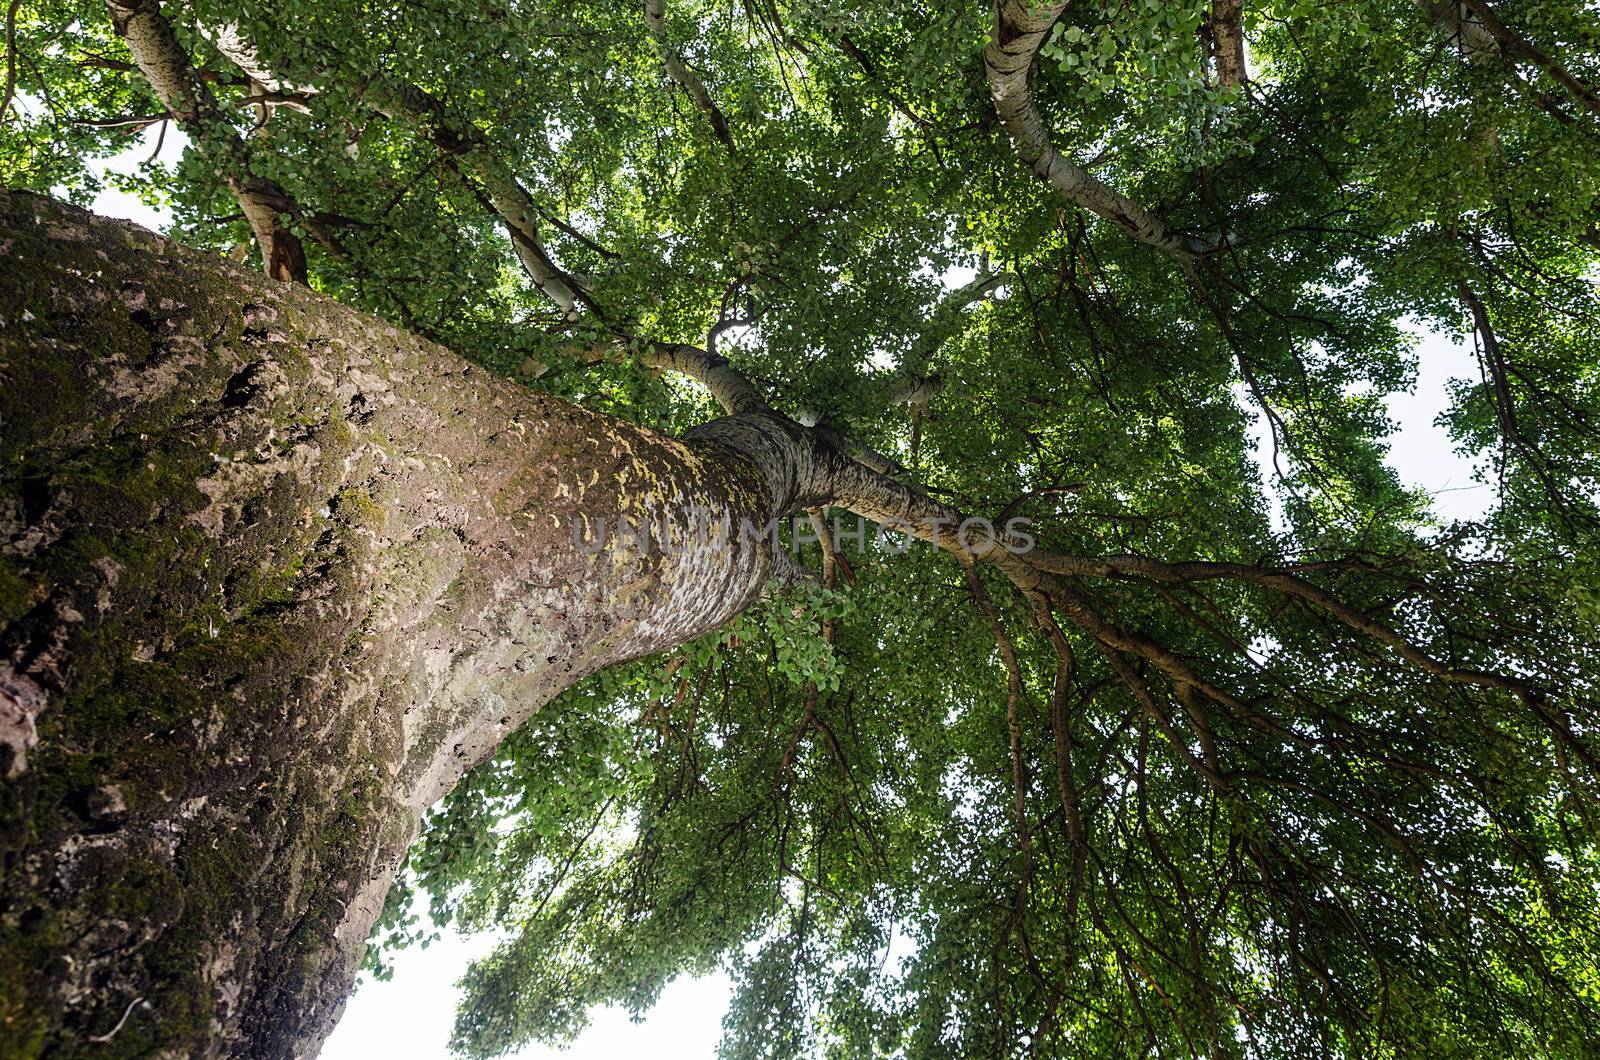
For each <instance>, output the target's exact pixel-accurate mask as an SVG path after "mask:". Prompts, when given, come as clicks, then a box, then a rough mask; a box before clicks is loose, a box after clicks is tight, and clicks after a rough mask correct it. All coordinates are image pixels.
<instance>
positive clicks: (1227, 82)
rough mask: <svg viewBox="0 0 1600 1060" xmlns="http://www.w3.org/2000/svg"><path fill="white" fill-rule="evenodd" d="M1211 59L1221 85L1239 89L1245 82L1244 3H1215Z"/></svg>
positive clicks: (1234, 0) (1231, 0) (1237, 0)
mask: <svg viewBox="0 0 1600 1060" xmlns="http://www.w3.org/2000/svg"><path fill="white" fill-rule="evenodd" d="M1210 29H1211V58H1212V61H1213V62H1215V63H1216V68H1217V83H1218V84H1220V85H1222V86H1223V87H1224V88H1235V87H1237V86H1239V85H1242V84H1244V83H1245V80H1246V74H1245V65H1244V4H1243V3H1242V2H1241V0H1213V2H1212V4H1211V19H1210Z"/></svg>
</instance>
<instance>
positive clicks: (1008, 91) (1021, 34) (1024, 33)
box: [983, 0, 1212, 262]
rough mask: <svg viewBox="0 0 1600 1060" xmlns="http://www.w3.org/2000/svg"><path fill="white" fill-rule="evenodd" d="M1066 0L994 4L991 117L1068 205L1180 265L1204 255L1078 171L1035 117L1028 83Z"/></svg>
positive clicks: (989, 52) (1197, 245)
mask: <svg viewBox="0 0 1600 1060" xmlns="http://www.w3.org/2000/svg"><path fill="white" fill-rule="evenodd" d="M1067 3H1068V0H1053V2H1051V3H1045V4H1039V5H1037V6H1034V5H1033V4H1032V3H1030V2H1029V0H998V2H997V3H996V4H995V8H994V29H993V32H992V33H991V35H990V38H989V44H988V46H987V47H986V48H984V51H983V69H984V74H985V76H986V77H987V79H988V82H989V94H990V95H991V96H992V97H993V98H994V107H995V113H996V114H997V115H998V116H999V118H1000V124H1001V125H1003V126H1005V130H1006V134H1007V135H1008V136H1010V137H1011V144H1012V147H1013V148H1014V149H1015V150H1016V153H1017V157H1018V158H1019V159H1021V160H1022V164H1023V165H1025V166H1026V167H1027V168H1028V171H1029V172H1030V173H1032V174H1033V175H1034V176H1036V177H1038V178H1039V179H1040V180H1041V181H1043V182H1044V183H1045V184H1048V185H1049V186H1050V187H1051V188H1054V189H1055V190H1056V191H1057V192H1058V193H1060V194H1061V196H1062V197H1064V198H1065V199H1066V200H1067V201H1068V202H1071V203H1074V204H1076V205H1078V206H1081V207H1083V208H1084V209H1086V210H1088V211H1089V212H1091V213H1093V214H1096V215H1098V216H1100V217H1103V218H1105V219H1106V220H1108V221H1111V222H1113V223H1115V224H1118V225H1120V226H1122V227H1123V228H1124V229H1126V230H1127V231H1128V232H1129V233H1130V234H1131V235H1132V236H1133V237H1134V238H1135V239H1138V240H1139V241H1140V242H1143V243H1147V244H1149V245H1150V246H1152V247H1155V248H1157V249H1158V250H1161V251H1162V252H1164V253H1166V254H1169V255H1171V256H1172V257H1174V258H1176V259H1178V260H1179V261H1181V262H1189V261H1193V260H1194V259H1195V258H1197V257H1199V256H1200V255H1202V254H1205V253H1208V252H1209V251H1210V250H1211V249H1212V247H1211V246H1210V244H1208V243H1206V242H1204V241H1202V240H1200V239H1197V238H1195V237H1193V236H1189V235H1185V234H1183V233H1181V232H1176V231H1173V230H1172V229H1170V228H1168V227H1167V224H1166V222H1165V221H1163V220H1161V219H1160V218H1159V217H1157V216H1156V215H1155V214H1153V213H1151V212H1150V211H1149V210H1147V209H1145V208H1144V207H1142V206H1140V205H1138V204H1137V203H1135V202H1133V201H1132V200H1131V199H1129V198H1127V197H1126V196H1124V195H1123V194H1121V193H1120V192H1118V191H1116V190H1115V189H1113V188H1111V187H1110V186H1109V185H1107V184H1105V183H1103V182H1101V181H1099V180H1097V179H1095V178H1094V177H1092V176H1090V175H1089V174H1088V173H1086V172H1084V171H1083V170H1082V169H1080V168H1079V167H1078V166H1077V165H1076V164H1074V163H1073V162H1071V161H1070V160H1069V159H1067V158H1066V156H1064V155H1062V154H1061V153H1060V152H1059V151H1057V150H1056V149H1055V148H1054V147H1052V146H1051V144H1050V127H1049V126H1048V125H1046V124H1045V120H1044V116H1043V115H1042V114H1040V113H1039V107H1038V104H1037V103H1036V102H1035V100H1034V96H1033V86H1032V85H1031V84H1030V83H1029V78H1030V75H1031V74H1032V72H1033V64H1034V59H1035V58H1036V57H1037V55H1038V52H1039V46H1040V45H1041V44H1043V43H1044V39H1045V36H1046V35H1047V34H1048V33H1049V32H1050V28H1051V27H1052V26H1054V25H1055V23H1056V20H1057V19H1058V18H1060V17H1061V12H1062V11H1063V10H1065V9H1066V6H1067Z"/></svg>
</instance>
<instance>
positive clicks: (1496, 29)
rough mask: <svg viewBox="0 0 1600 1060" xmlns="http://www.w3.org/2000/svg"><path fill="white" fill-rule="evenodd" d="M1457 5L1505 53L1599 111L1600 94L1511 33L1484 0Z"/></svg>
mask: <svg viewBox="0 0 1600 1060" xmlns="http://www.w3.org/2000/svg"><path fill="white" fill-rule="evenodd" d="M1461 6H1462V7H1464V8H1466V9H1467V10H1468V11H1470V12H1471V13H1472V14H1473V16H1475V19H1476V22H1477V24H1478V25H1480V26H1481V27H1482V29H1483V31H1484V32H1485V33H1487V34H1488V35H1489V36H1490V37H1491V38H1493V40H1494V42H1495V43H1496V44H1498V45H1499V47H1500V48H1501V50H1503V51H1504V52H1505V54H1506V55H1508V56H1510V57H1512V58H1516V59H1523V60H1525V61H1527V62H1530V63H1532V64H1533V65H1534V66H1537V67H1538V68H1539V69H1541V70H1543V71H1544V72H1545V73H1546V74H1548V75H1549V76H1550V78H1551V79H1552V80H1554V81H1555V82H1556V83H1557V84H1559V85H1561V87H1562V88H1565V89H1566V90H1567V91H1568V92H1570V93H1572V95H1573V98H1575V99H1577V100H1578V102H1580V103H1582V104H1583V105H1584V106H1585V107H1587V108H1589V110H1591V111H1593V112H1594V113H1596V114H1600V93H1597V92H1596V91H1595V90H1594V89H1593V88H1591V87H1590V86H1589V85H1588V84H1586V83H1585V82H1584V81H1583V80H1581V79H1580V78H1578V77H1577V76H1575V75H1574V74H1573V73H1572V71H1570V70H1568V69H1567V68H1566V67H1565V66H1562V65H1561V64H1560V63H1559V62H1557V61H1556V60H1555V58H1554V57H1553V56H1551V55H1550V54H1549V53H1547V52H1545V51H1544V49H1542V48H1540V47H1539V46H1538V45H1536V44H1534V43H1533V42H1532V41H1529V40H1527V39H1526V38H1524V37H1521V36H1519V35H1518V34H1517V33H1516V32H1514V31H1513V30H1512V29H1511V28H1510V27H1509V26H1507V25H1506V24H1505V23H1504V22H1502V21H1501V20H1500V16H1499V15H1498V14H1496V13H1495V10H1494V8H1492V7H1490V6H1489V4H1488V2H1487V0H1461Z"/></svg>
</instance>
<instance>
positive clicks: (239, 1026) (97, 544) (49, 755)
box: [0, 193, 836, 1058]
mask: <svg viewBox="0 0 1600 1060" xmlns="http://www.w3.org/2000/svg"><path fill="white" fill-rule="evenodd" d="M0 257H3V268H0V770H3V772H4V774H5V779H3V780H0V865H3V871H4V876H3V880H0V1043H3V1046H0V1053H3V1054H4V1055H6V1056H41V1055H48V1056H53V1057H54V1056H79V1055H86V1056H87V1055H92V1056H96V1057H116V1056H140V1057H144V1056H171V1057H205V1056H248V1057H274V1058H276V1057H294V1056H310V1055H314V1054H315V1053H316V1052H317V1049H318V1048H319V1046H320V1044H321V1042H322V1040H323V1038H324V1037H325V1036H326V1034H327V1033H328V1032H329V1030H331V1028H332V1026H333V1024H334V1021H335V1020H336V1019H337V1018H338V1014H339V1012H340V1011H341V1009H342V1006H343V1001H344V997H345V995H346V993H347V991H348V989H349V987H350V985H351V982H352V980H353V978H354V975H355V971H356V968H357V965H358V963H359V960H360V956H361V953H362V950H363V946H364V944H365V940H366V937H367V935H368V932H369V930H370V928H371V926H372V923H373V921H374V919H375V917H376V916H377V914H378V912H379V910H380V908H381V906H382V902H383V898H384V894H385V892H386V891H387V889H388V887H389V883H390V879H391V876H392V874H393V872H394V869H395V866H396V864H397V862H398V860H399V858H400V857H401V855H402V853H403V851H404V850H405V848H406V845H407V844H408V843H409V842H410V840H411V838H412V836H413V834H414V833H415V831H416V828H417V824H418V821H419V819H420V815H421V813H422V811H423V809H424V808H425V807H427V806H428V805H429V804H431V803H432V802H434V801H435V800H436V799H438V798H439V797H440V796H441V795H442V794H443V793H445V792H446V791H448V790H449V789H450V787H451V786H452V785H453V784H454V783H455V782H456V781H457V780H458V779H459V778H460V776H461V775H462V774H463V773H464V772H465V771H466V770H467V769H469V768H471V767H472V766H473V765H476V764H477V763H479V762H481V761H483V760H484V759H485V758H486V757H488V756H489V755H490V754H491V753H492V752H493V750H494V748H495V746H496V745H497V743H498V742H499V741H500V739H501V738H502V737H503V736H504V735H505V734H507V733H508V732H509V731H510V730H512V729H513V728H515V727H516V726H517V725H518V724H520V723H521V722H522V721H524V720H525V719H526V718H528V717H529V716H530V715H531V714H532V713H533V712H534V711H536V710H538V709H539V707H540V706H541V705H542V704H544V703H545V702H547V701H548V700H549V699H550V698H551V697H552V696H554V695H555V694H556V693H558V692H559V691H560V690H562V689H563V688H565V687H567V686H568V685H570V684H571V683H572V682H574V681H576V680H578V679H579V678H581V677H583V676H584V675H586V674H590V673H593V672H595V671H596V670H599V669H601V668H602V667H605V666H609V665H612V664H615V663H618V662H621V661H624V660H627V659H630V658H635V657H637V656H640V655H642V654H645V653H648V652H652V651H656V650H660V649H663V648H667V647H670V646H673V645H675V644H678V643H681V642H682V641H684V640H686V639H688V638H690V637H692V636H695V635H697V634H699V633H701V632H704V631H707V630H710V629H712V628H714V627H716V626H717V625H719V624H721V623H723V622H725V621H726V620H727V619H729V618H730V617H732V616H733V615H734V614H736V613H737V612H738V611H739V610H740V609H742V608H743V607H745V606H746V605H748V604H749V603H750V602H751V601H753V600H754V599H756V598H757V597H758V596H759V594H760V593H761V591H762V589H763V587H764V585H765V584H766V581H767V579H768V578H769V577H770V576H771V574H772V571H773V558H772V555H771V551H770V549H769V548H768V547H766V546H765V545H764V544H762V543H757V542H754V541H751V540H746V539H744V538H742V537H741V535H740V534H739V533H738V531H737V527H738V525H739V521H740V520H748V521H750V522H752V523H754V524H755V525H762V524H764V523H766V522H767V521H768V520H769V519H771V518H773V517H774V516H779V515H783V514H786V513H788V512H790V511H794V510H800V509H804V508H807V507H810V506H814V505H815V504H817V503H819V502H821V501H822V500H823V499H825V496H824V495H825V494H826V493H827V482H828V481H829V478H830V476H831V475H832V474H833V473H834V472H835V471H836V468H835V467H834V464H833V463H831V462H834V461H836V457H835V456H834V455H833V454H830V453H829V452H827V451H826V450H824V449H822V448H819V446H818V445H817V444H816V443H815V442H813V441H812V439H811V438H810V437H809V436H808V435H806V434H805V433H804V432H803V431H801V430H799V429H797V428H794V427H793V425H790V424H786V423H784V422H782V421H780V420H779V419H778V418H776V417H774V416H771V415H769V414H765V413H760V412H757V413H750V414H744V415H741V416H737V417H730V418H729V419H726V420H721V421H717V422H715V423H713V424H709V425H707V427H705V428H702V429H701V430H699V431H696V432H692V434H691V436H690V437H689V438H687V439H684V440H676V439H672V438H669V437H665V436H663V435H660V434H657V433H654V432H651V431H649V430H645V429H643V428H640V427H637V426H634V425H631V424H628V423H625V422H622V421H619V420H615V419H612V418H609V417H606V416H602V415H599V414H596V413H593V412H589V411H587V410H584V409H581V408H578V407H575V406H573V405H570V404H567V403H565V402H562V401H560V400H557V399H555V398H552V397H549V396H546V395H543V394H539V393H536V392H532V391H529V390H526V389H524V388H522V387H519V386H517V385H515V384H513V383H511V382H509V381H507V380H504V379H501V378H498V377H495V376H492V375H490V374H488V373H486V372H484V371H482V370H480V369H477V368H475V367H472V366H470V365H468V364H467V363H466V362H465V361H463V360H461V359H460V358H457V357H455V356H454V355H452V354H450V353H449V352H448V351H446V350H443V349H440V348H438V347H436V346H433V345H431V344H429V343H427V342H425V341H423V340H420V339H418V338H416V337H414V336H412V335H409V334H406V333H404V332H401V331H398V330H396V329H394V328H391V327H389V326H387V325H385V324H383V323H381V322H379V321H377V320H374V319H371V318H368V317H365V316H362V315H361V314H358V313H356V312H354V311H352V310H349V309H347V308H344V307H341V306H339V305H337V304H335V303H332V302H330V301H328V300H327V299H324V298H322V297H320V296H318V295H316V294H314V293H312V292H310V291H308V290H306V289H305V288H302V287H297V286H293V285H290V284H286V283H282V282H279V281H277V280H273V279H270V278H267V277H264V276H261V275H258V274H252V273H249V272H246V271H244V270H242V269H240V268H237V267H235V266H232V265H229V264H228V263H226V262H223V261H219V260H217V259H215V258H213V257H212V256H210V255H206V254H202V253H198V252H195V251H190V250H187V249H184V248H181V247H178V246H176V245H174V244H172V243H169V242H167V241H165V240H162V239H159V238H157V237H155V236H153V235H151V234H149V233H147V232H145V231H143V230H142V229H139V228H137V227H135V226H132V225H129V224H126V223H122V222H114V221H107V220H102V219H97V218H94V217H92V216H91V215H88V214H86V213H84V212H83V211H81V210H77V209H75V208H72V207H68V206H64V205H62V204H59V203H55V202H52V201H51V200H48V199H43V198H39V197H35V196H31V195H26V194H21V193H15V194H3V195H0ZM623 518H632V519H636V520H641V521H649V522H652V523H656V524H661V523H662V522H663V521H664V522H665V523H667V524H668V525H671V526H672V527H674V528H676V529H677V531H679V533H678V535H677V536H676V537H675V538H674V540H673V547H672V548H671V549H662V548H660V547H655V548H651V549H644V550H641V549H637V548H635V549H625V550H619V549H617V548H615V547H604V548H599V547H597V546H599V545H600V544H602V543H605V542H607V536H608V535H607V534H606V533H605V532H602V531H603V530H604V528H612V527H615V526H616V525H617V522H618V520H620V519H623ZM707 520H709V521H710V523H712V524H713V525H721V526H725V527H726V526H731V527H733V528H734V529H733V532H732V533H730V534H725V535H722V536H721V538H720V539H719V537H718V535H715V534H710V533H702V534H691V535H689V536H688V537H687V538H685V537H684V536H683V534H682V531H686V530H688V529H689V528H691V527H693V526H695V525H696V524H697V523H704V522H705V521H707ZM574 527H576V528H577V531H578V534H577V535H575V534H574ZM614 544H615V541H614V539H613V540H611V541H610V545H614Z"/></svg>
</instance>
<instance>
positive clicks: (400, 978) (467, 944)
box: [94, 129, 1493, 1060]
mask: <svg viewBox="0 0 1600 1060" xmlns="http://www.w3.org/2000/svg"><path fill="white" fill-rule="evenodd" d="M154 132H155V130H153V129H150V130H146V131H145V132H144V133H142V134H141V135H140V139H139V142H138V143H137V144H136V145H135V146H134V147H132V148H130V149H129V150H128V151H127V152H125V153H123V154H122V155H119V156H118V157H116V158H114V159H111V160H110V161H109V162H108V163H107V164H106V165H105V166H104V167H103V168H104V169H106V170H113V171H118V172H132V171H133V170H134V169H135V168H136V167H137V166H138V164H139V163H141V162H143V161H144V160H145V159H146V158H148V157H149V156H150V153H151V151H152V150H153V148H154V145H155V136H154ZM184 143H185V139H184V137H183V136H182V134H181V133H179V132H177V130H175V129H170V130H168V133H167V143H166V145H165V147H164V148H163V149H162V153H161V157H162V160H163V161H167V162H172V161H175V160H176V159H177V158H178V157H179V155H180V153H181V152H182V149H183V146H184ZM94 209H95V211H96V212H98V213H101V214H105V215H108V216H112V217H126V218H128V219H130V220H133V221H137V222H138V223H140V224H142V225H145V226H147V227H149V228H152V229H159V228H160V227H161V226H162V225H163V224H164V223H165V221H166V220H167V217H166V214H165V211H161V210H154V209H151V208H150V207H148V206H146V205H145V204H144V203H142V202H140V201H139V200H138V199H137V198H135V197H134V196H132V195H127V194H124V193H122V192H117V191H110V190H108V191H106V192H105V193H103V194H102V195H101V196H100V197H99V198H98V199H96V200H95V203H94ZM1421 339H1422V342H1421V345H1420V347H1419V348H1418V351H1417V352H1418V356H1419V359H1420V368H1419V371H1418V378H1417V385H1416V387H1415V388H1414V390H1413V391H1412V393H1410V394H1404V395H1398V396H1395V397H1391V398H1390V399H1389V414H1390V416H1391V418H1393V419H1394V420H1395V421H1396V422H1398V423H1399V424H1400V429H1399V431H1398V433H1397V434H1396V435H1395V436H1394V437H1393V439H1392V444H1391V449H1390V453H1389V462H1390V464H1391V466H1393V467H1394V468H1395V470H1396V471H1397V472H1398V473H1399V474H1400V477H1401V479H1402V480H1404V481H1405V482H1406V483H1408V484H1410V485H1415V486H1420V487H1421V488H1423V489H1425V490H1427V491H1428V493H1429V494H1431V495H1432V496H1433V503H1434V508H1435V510H1437V511H1438V512H1439V513H1440V514H1441V515H1443V516H1445V517H1454V518H1467V517H1472V516H1476V515H1479V514H1481V513H1482V512H1483V510H1484V509H1485V508H1486V507H1487V506H1488V505H1489V504H1490V503H1491V502H1492V500H1493V491H1492V490H1491V488H1490V487H1488V486H1485V485H1482V484H1480V483H1477V482H1474V481H1473V478H1472V462H1471V461H1469V460H1467V459H1465V458H1463V457H1461V456H1459V455H1457V454H1456V453H1455V452H1454V451H1453V449H1452V448H1451V443H1450V439H1449V436H1448V435H1447V434H1446V433H1445V432H1444V430H1443V429H1442V428H1440V427H1437V426H1435V425H1434V420H1435V419H1436V418H1437V417H1438V415H1439V414H1440V413H1441V412H1442V411H1443V410H1444V408H1445V407H1446V405H1447V404H1448V400H1449V394H1448V391H1447V389H1446V384H1447V383H1448V381H1449V380H1450V379H1452V378H1475V377H1476V375H1477V367H1476V364H1475V363H1474V359H1473V356H1472V352H1471V350H1470V349H1468V348H1466V347H1465V346H1463V345H1460V344H1453V343H1452V342H1451V341H1450V340H1449V339H1447V338H1444V337H1441V336H1439V335H1434V334H1427V333H1423V334H1422V335H1421ZM1254 433H1255V434H1256V436H1257V441H1258V446H1260V448H1259V449H1258V456H1260V457H1263V458H1266V459H1270V457H1269V456H1268V455H1267V454H1269V453H1270V448H1268V447H1266V446H1265V445H1263V444H1262V439H1263V438H1264V437H1265V435H1264V427H1263V426H1262V424H1261V422H1260V417H1259V416H1258V417H1257V430H1256V431H1255V432H1254ZM492 945H493V940H492V939H491V938H489V937H487V936H480V937H477V938H463V937H461V936H459V935H453V934H452V935H447V936H446V937H445V938H443V939H441V940H440V941H438V942H435V943H434V944H433V945H431V946H429V947H428V948H427V949H411V950H406V951H402V952H401V953H399V954H397V955H395V959H394V965H395V976H394V978H393V979H392V980H390V981H389V982H386V983H379V982H367V983H364V984H363V985H362V986H361V987H360V989H358V990H357V991H356V993H355V996H354V997H352V998H351V999H350V1003H349V1006H348V1007H347V1008H346V1010H345V1015H344V1018H343V1020H342V1021H341V1022H340V1024H339V1026H338V1028H337V1029H336V1030H335V1031H334V1033H333V1035H332V1037H330V1038H329V1039H328V1042H327V1045H326V1046H325V1047H324V1048H323V1051H322V1054H321V1056H322V1060H369V1058H371V1057H384V1058H385V1060H413V1058H416V1060H435V1058H443V1057H446V1056H447V1055H448V1050H447V1048H446V1046H447V1043H448V1042H449V1038H450V1028H451V1026H452V1024H453V1022H454V1019H455V1006H456V987H455V983H456V980H457V979H458V978H460V976H461V975H462V973H463V972H464V971H465V970H466V967H467V964H468V962H469V961H470V960H472V959H473V958H475V957H479V956H482V955H484V954H486V953H487V952H488V951H489V949H490V948H491V947H492ZM731 989H732V988H731V983H730V982H729V980H728V979H727V977H726V976H724V975H721V974H717V975H712V976H707V977H706V978H704V979H694V980H690V979H685V980H680V981H678V982H676V983H674V984H672V985H671V986H669V987H668V988H667V990H666V991H665V992H664V993H663V994H662V997H661V1001H660V1003H659V1004H657V1005H656V1007H655V1008H654V1009H653V1010H651V1012H649V1013H648V1014H647V1018H646V1019H645V1020H644V1021H643V1022H642V1023H637V1024H636V1023H632V1022H630V1021H629V1019H628V1017H627V1014H626V1012H624V1011H622V1010H614V1009H606V1010H603V1011H600V1012H598V1013H595V1014H594V1017H593V1022H592V1024H591V1026H590V1027H589V1029H588V1030H587V1031H585V1032H584V1033H583V1034H582V1035H581V1036H580V1037H579V1038H578V1040H577V1041H576V1042H574V1043H573V1044H572V1046H570V1047H569V1049H568V1050H566V1051H560V1050H556V1049H551V1048H547V1047H535V1048H529V1049H525V1050H523V1051H521V1052H519V1053H516V1054H515V1056H516V1057H517V1058H518V1060H539V1058H549V1057H557V1056H561V1057H575V1058H604V1060H609V1058H614V1057H628V1056H637V1057H639V1058H640V1060H644V1058H649V1060H676V1058H694V1060H700V1058H704V1057H710V1056H713V1055H715V1053H716V1045H717V1041H718V1040H719V1038H720V1037H721V1032H722V1027H721V1021H722V1014H723V1011H724V1010H725V1009H726V1007H727V1003H728V999H729V995H730V992H731Z"/></svg>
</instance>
